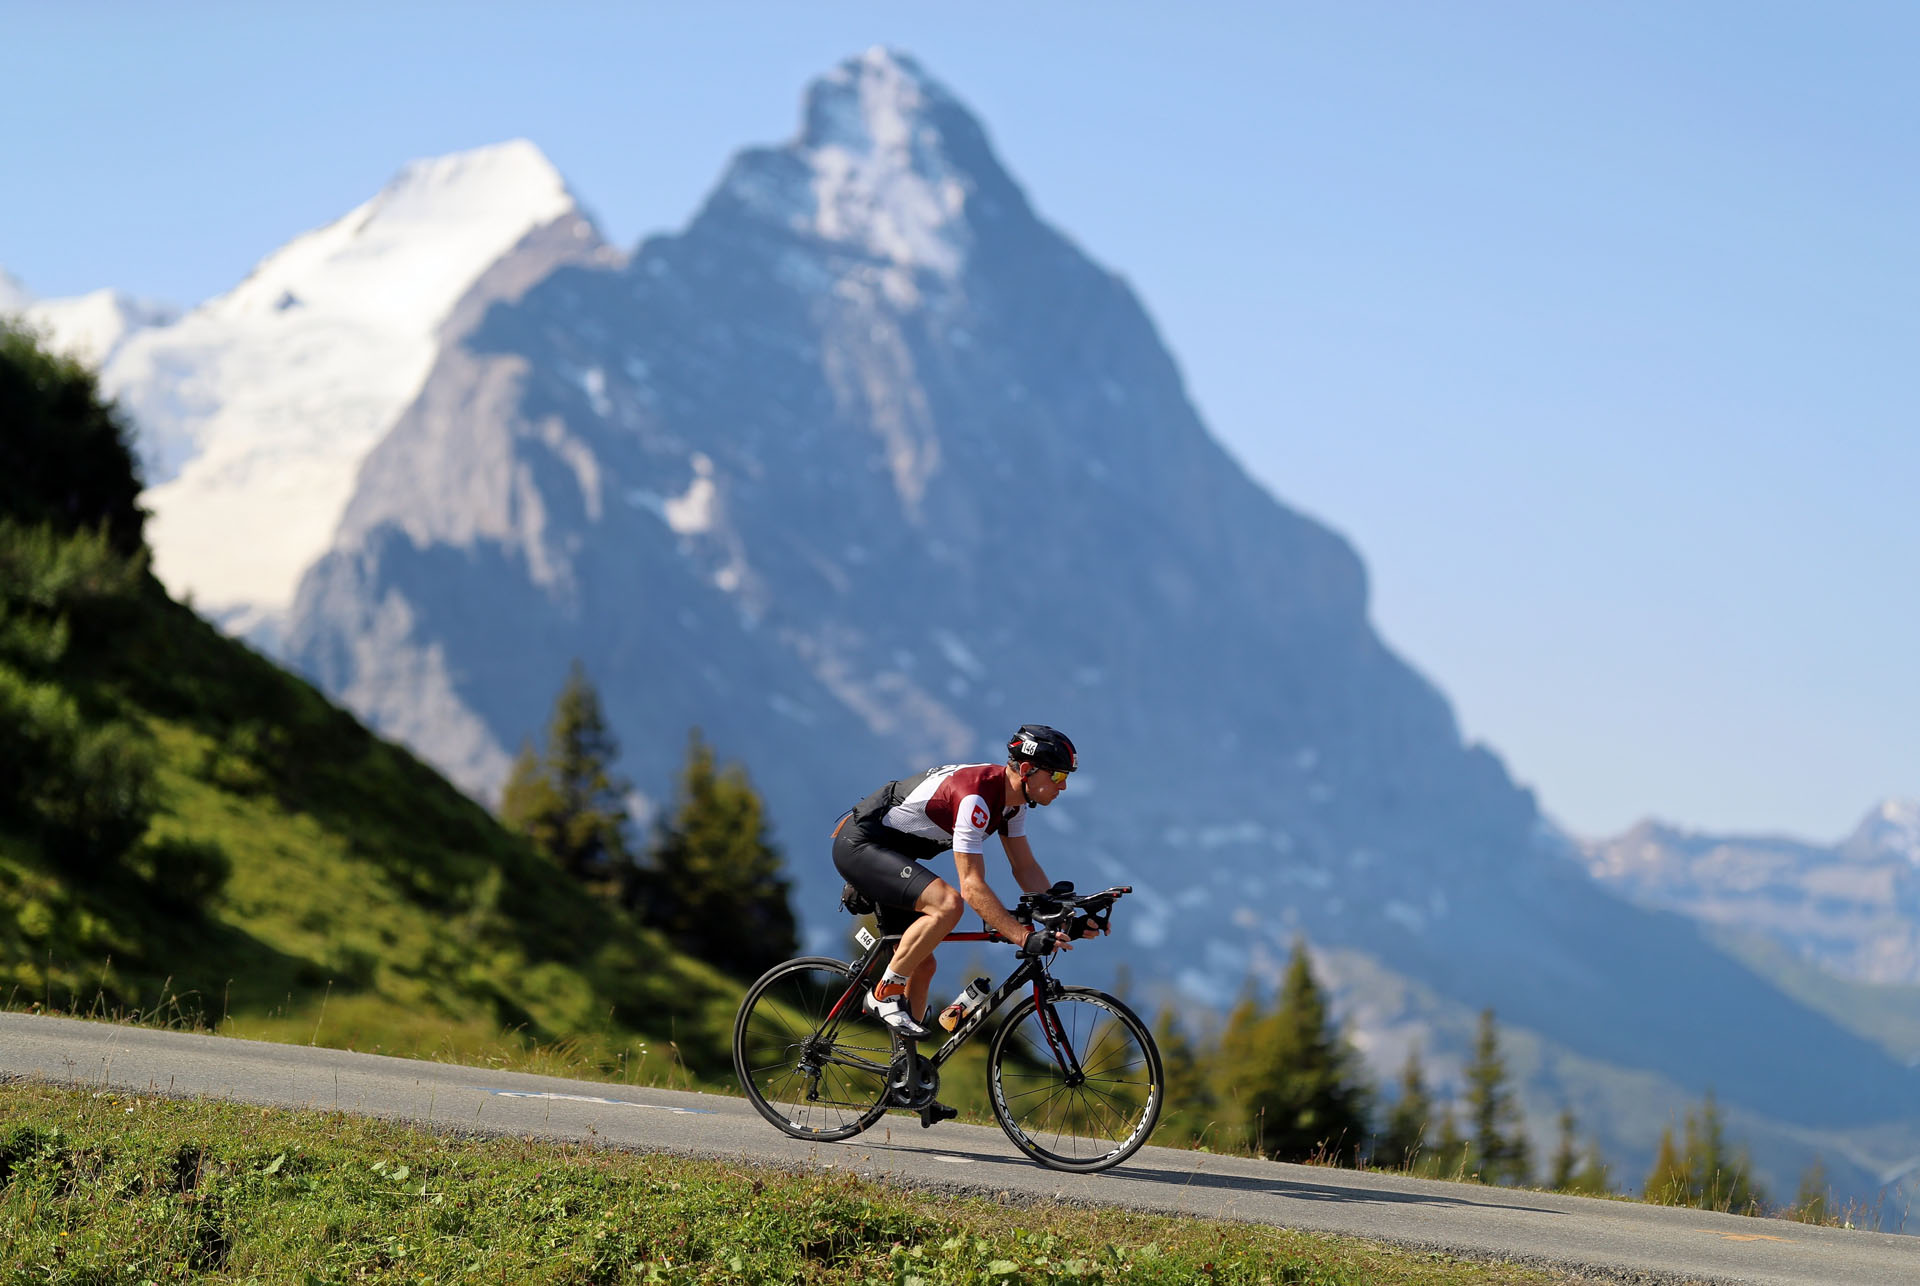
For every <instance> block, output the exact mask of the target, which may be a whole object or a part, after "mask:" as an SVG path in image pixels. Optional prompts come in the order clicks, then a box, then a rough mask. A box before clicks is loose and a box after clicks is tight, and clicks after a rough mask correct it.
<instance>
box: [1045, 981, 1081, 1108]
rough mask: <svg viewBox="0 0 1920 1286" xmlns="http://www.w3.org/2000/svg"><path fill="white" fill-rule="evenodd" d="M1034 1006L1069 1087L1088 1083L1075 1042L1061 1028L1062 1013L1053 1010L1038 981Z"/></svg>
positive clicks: (1054, 1058) (1054, 1059)
mask: <svg viewBox="0 0 1920 1286" xmlns="http://www.w3.org/2000/svg"><path fill="white" fill-rule="evenodd" d="M1033 1008H1034V1012H1035V1013H1036V1014H1037V1015H1039V1018H1040V1030H1041V1031H1042V1032H1043V1033H1045V1034H1046V1037H1047V1045H1048V1047H1049V1048H1050V1049H1052V1050H1053V1061H1054V1062H1055V1063H1057V1064H1058V1065H1059V1067H1060V1074H1061V1075H1062V1076H1063V1077H1064V1078H1065V1079H1066V1083H1067V1087H1068V1088H1069V1089H1074V1088H1077V1087H1079V1086H1081V1085H1084V1084H1086V1080H1087V1074H1086V1072H1084V1071H1083V1070H1081V1067H1080V1058H1079V1056H1078V1055H1077V1054H1075V1053H1074V1052H1073V1042H1072V1041H1070V1040H1068V1039H1067V1034H1066V1032H1064V1031H1062V1030H1061V1029H1060V1015H1058V1014H1056V1013H1055V1012H1054V1011H1053V1002H1052V1001H1050V1000H1048V999H1047V997H1046V993H1045V992H1044V991H1042V990H1041V987H1040V984H1039V982H1038V981H1036V982H1035V983H1034V984H1033Z"/></svg>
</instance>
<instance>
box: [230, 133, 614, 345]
mask: <svg viewBox="0 0 1920 1286" xmlns="http://www.w3.org/2000/svg"><path fill="white" fill-rule="evenodd" d="M575 209H576V207H575V203H574V199H573V194H572V193H571V192H569V191H568V190H567V184H566V180H564V179H563V178H561V176H560V172H559V171H558V170H556V169H554V167H553V163H552V162H551V161H549V160H548V159H547V158H546V156H545V154H544V153H542V152H541V151H540V149H539V148H538V147H536V146H534V145H533V144H532V143H530V142H527V141H526V140H525V139H515V140H512V141H510V142H506V143H497V144H493V145H491V146H488V147H479V148H474V149H472V150H470V151H465V152H455V153H452V154H450V155H447V156H439V157H431V158H428V159H424V160H417V161H412V162H410V163H408V164H407V165H406V166H404V167H403V168H402V169H401V171H400V172H399V173H398V174H397V175H395V176H394V177H393V178H392V179H391V180H390V181H389V182H388V183H387V185H386V186H385V187H383V188H381V189H380V191H379V192H378V193H377V194H376V195H375V196H374V197H373V198H372V199H371V200H369V201H367V202H365V203H363V204H361V205H360V206H358V207H356V208H355V209H353V210H351V211H349V212H348V213H347V214H346V215H345V216H344V217H342V218H340V219H336V220H335V221H334V222H332V223H330V224H328V225H327V226H325V227H323V228H320V229H318V230H316V231H313V232H309V233H307V234H305V235H304V236H301V237H298V238H296V239H295V240H293V241H292V242H290V243H288V244H287V245H286V246H283V247H282V248H281V249H280V250H278V251H276V252H275V253H274V254H273V255H271V256H270V257H268V258H267V259H265V260H263V261H261V263H260V264H259V266H257V267H256V268H255V269H254V270H253V272H252V273H251V274H250V275H249V276H248V277H247V279H246V280H245V281H243V282H241V283H240V285H239V286H237V287H236V288H235V289H234V290H233V291H231V292H230V293H229V294H227V295H226V296H224V297H223V298H221V299H218V300H215V301H214V302H213V303H212V304H210V305H208V307H209V308H210V309H212V310H213V311H215V312H216V313H217V314H219V315H221V316H225V317H231V318H240V317H255V318H260V317H271V316H273V315H274V314H285V313H289V312H292V311H294V310H296V309H308V308H312V307H314V306H316V305H318V306H321V307H324V308H325V309H327V310H328V311H329V312H332V313H336V314H340V313H344V314H349V315H352V316H355V317H359V318H364V319H366V320H369V321H377V322H379V323H380V324H382V325H395V324H398V325H401V326H405V327H407V328H408V329H412V328H415V327H422V326H424V327H431V326H432V325H434V324H436V323H437V322H438V321H439V319H440V317H441V316H443V315H444V314H445V312H446V310H447V309H448V308H450V307H451V306H452V304H453V301H454V300H455V299H457V298H458V297H459V295H460V294H461V292H462V291H463V290H464V289H465V287H466V285H467V284H468V283H470V282H471V281H472V280H473V278H474V277H475V276H476V275H477V273H478V272H479V270H480V269H482V268H484V267H485V266H486V265H487V264H488V263H491V262H492V261H493V260H494V259H495V258H497V257H498V256H499V255H500V253H501V252H502V251H503V250H504V249H505V248H507V247H509V246H511V245H513V244H514V243H515V242H517V241H518V240H519V239H520V238H521V237H523V236H525V235H526V234H527V233H529V232H531V231H532V230H533V229H535V228H537V227H540V226H542V225H544V224H547V223H551V222H552V221H553V220H555V219H558V218H560V217H561V216H562V215H565V214H568V213H570V212H574V211H575Z"/></svg>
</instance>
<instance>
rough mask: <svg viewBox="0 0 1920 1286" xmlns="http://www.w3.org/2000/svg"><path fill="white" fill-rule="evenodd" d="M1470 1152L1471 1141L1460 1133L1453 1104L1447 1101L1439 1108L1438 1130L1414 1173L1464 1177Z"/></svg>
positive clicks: (1455, 1177) (1435, 1176)
mask: <svg viewBox="0 0 1920 1286" xmlns="http://www.w3.org/2000/svg"><path fill="white" fill-rule="evenodd" d="M1472 1152H1473V1143H1472V1142H1471V1141H1470V1140H1469V1139H1467V1137H1466V1136H1465V1135H1463V1134H1461V1133H1460V1121H1459V1118H1458V1117H1456V1116H1455V1115H1454V1112H1453V1104H1452V1103H1447V1104H1446V1105H1444V1106H1443V1107H1442V1108H1441V1109H1440V1131H1439V1133H1438V1134H1437V1135H1436V1136H1435V1138H1434V1141H1433V1145H1432V1147H1431V1148H1430V1149H1429V1150H1428V1152H1427V1155H1426V1158H1425V1159H1424V1160H1422V1161H1421V1162H1420V1164H1419V1165H1418V1166H1417V1167H1415V1173H1417V1174H1419V1175H1421V1176H1422V1177H1423V1178H1428V1179H1464V1178H1466V1176H1467V1163H1468V1161H1470V1160H1471V1159H1472V1155H1471V1154H1472Z"/></svg>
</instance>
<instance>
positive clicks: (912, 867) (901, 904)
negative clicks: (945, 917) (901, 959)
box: [833, 819, 940, 934]
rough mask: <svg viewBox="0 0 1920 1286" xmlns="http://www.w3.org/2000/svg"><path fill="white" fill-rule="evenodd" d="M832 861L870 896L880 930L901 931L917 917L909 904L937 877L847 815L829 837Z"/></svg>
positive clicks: (849, 881)
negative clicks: (831, 839) (837, 831)
mask: <svg viewBox="0 0 1920 1286" xmlns="http://www.w3.org/2000/svg"><path fill="white" fill-rule="evenodd" d="M833 865H834V869H835V870H837V871H839V872H840V876H841V878H842V879H844V880H845V881H846V882H847V883H849V884H851V885H853V887H854V888H856V889H859V890H860V891H861V892H862V893H864V894H866V895H867V896H868V897H870V898H872V899H873V900H874V902H875V904H876V905H878V907H879V908H880V909H879V912H878V913H877V914H876V915H875V917H874V918H875V919H876V920H878V921H879V924H880V932H881V933H883V934H887V933H901V932H904V931H905V930H906V928H907V926H909V925H911V924H912V923H913V922H914V921H915V920H917V919H919V918H920V913H919V912H918V911H916V910H914V909H913V904H914V903H915V902H917V901H919V900H920V895H921V894H922V893H924V892H926V890H927V886H928V885H929V884H932V883H933V882H934V881H935V880H937V879H939V878H940V877H939V876H938V875H935V874H934V873H933V872H932V871H931V870H929V869H928V868H927V867H925V866H922V865H921V864H920V863H919V862H917V861H915V860H914V859H913V858H911V857H908V856H907V855H905V854H904V853H898V852H895V851H894V850H893V849H891V848H889V847H887V845H886V843H885V841H884V839H883V838H882V837H880V836H877V835H875V834H873V832H872V830H871V829H869V828H866V827H861V826H859V825H856V824H855V823H854V822H853V820H851V819H849V820H848V822H847V824H846V825H844V826H842V827H841V828H840V832H839V834H837V835H835V836H834V837H833Z"/></svg>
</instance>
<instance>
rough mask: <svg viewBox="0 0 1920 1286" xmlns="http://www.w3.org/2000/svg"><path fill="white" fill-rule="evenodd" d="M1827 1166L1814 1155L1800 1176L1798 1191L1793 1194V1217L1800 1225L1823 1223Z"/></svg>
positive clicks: (1826, 1197) (1827, 1195) (1824, 1218)
mask: <svg viewBox="0 0 1920 1286" xmlns="http://www.w3.org/2000/svg"><path fill="white" fill-rule="evenodd" d="M1829 1200H1830V1198H1829V1194H1828V1192H1827V1166H1826V1163H1825V1162H1824V1161H1822V1160H1821V1159H1820V1157H1819V1155H1818V1154H1817V1153H1816V1154H1815V1156H1814V1158H1813V1161H1812V1163H1811V1164H1809V1165H1808V1166H1807V1168H1806V1169H1805V1170H1804V1171H1802V1172H1801V1174H1800V1190H1799V1191H1798V1192H1796V1193H1795V1194H1794V1198H1793V1217H1794V1218H1795V1219H1798V1220H1799V1221H1800V1222H1801V1223H1825V1222H1826V1221H1827V1208H1828V1205H1829Z"/></svg>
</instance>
